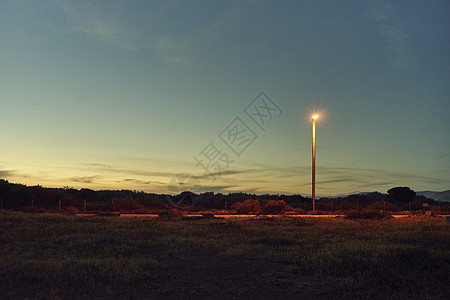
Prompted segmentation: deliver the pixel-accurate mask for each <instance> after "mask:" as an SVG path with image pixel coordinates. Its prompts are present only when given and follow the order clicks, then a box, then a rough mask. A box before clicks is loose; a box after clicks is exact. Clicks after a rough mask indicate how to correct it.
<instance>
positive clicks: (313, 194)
mask: <svg viewBox="0 0 450 300" xmlns="http://www.w3.org/2000/svg"><path fill="white" fill-rule="evenodd" d="M318 117H319V116H318V115H314V116H312V180H311V183H312V184H311V188H312V205H313V207H312V209H313V211H314V210H316V119H317V118H318Z"/></svg>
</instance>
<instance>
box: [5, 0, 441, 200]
mask: <svg viewBox="0 0 450 300" xmlns="http://www.w3.org/2000/svg"><path fill="white" fill-rule="evenodd" d="M449 16H450V2H449V1H376V0H374V1H57V0H54V1H45V0H42V1H21V0H15V1H10V0H0V43H1V44H0V126H1V128H2V134H1V139H0V178H4V179H7V180H9V181H11V182H15V183H23V184H27V185H36V184H40V185H42V186H46V187H65V186H66V187H67V186H68V187H74V188H82V187H85V188H92V189H130V190H140V191H146V192H155V193H166V192H169V193H175V192H178V191H181V190H184V189H196V190H197V191H203V192H206V191H215V192H222V193H229V192H240V191H242V192H249V193H258V194H261V193H276V194H278V193H279V194H281V193H286V194H302V195H305V196H308V195H310V194H311V116H312V114H313V113H318V114H319V115H320V117H319V119H318V120H317V127H316V132H317V160H316V166H317V169H316V172H317V175H316V194H317V195H319V196H321V195H338V194H346V193H356V192H371V191H379V192H383V193H385V192H386V191H387V190H388V189H389V188H391V187H395V186H409V187H411V188H412V189H414V190H416V191H421V190H435V191H442V190H447V189H450V163H449V157H450V150H449V149H450V118H449V112H450V72H449V67H450V18H449Z"/></svg>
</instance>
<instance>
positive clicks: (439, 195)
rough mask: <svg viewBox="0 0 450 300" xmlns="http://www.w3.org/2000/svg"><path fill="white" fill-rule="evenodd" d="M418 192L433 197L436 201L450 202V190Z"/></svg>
mask: <svg viewBox="0 0 450 300" xmlns="http://www.w3.org/2000/svg"><path fill="white" fill-rule="evenodd" d="M417 194H418V195H422V196H425V197H427V198H430V199H433V200H436V201H446V202H450V190H447V191H442V192H433V191H422V192H417Z"/></svg>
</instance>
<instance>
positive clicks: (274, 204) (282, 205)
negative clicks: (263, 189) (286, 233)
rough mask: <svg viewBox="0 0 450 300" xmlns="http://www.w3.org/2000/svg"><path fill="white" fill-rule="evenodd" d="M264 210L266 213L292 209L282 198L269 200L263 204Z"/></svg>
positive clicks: (277, 212) (278, 212)
mask: <svg viewBox="0 0 450 300" xmlns="http://www.w3.org/2000/svg"><path fill="white" fill-rule="evenodd" d="M264 210H265V211H266V213H268V214H280V213H282V212H285V211H287V210H292V207H290V206H289V205H287V204H286V202H284V201H283V200H270V201H268V202H267V204H266V205H265V206H264Z"/></svg>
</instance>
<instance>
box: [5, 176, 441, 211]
mask: <svg viewBox="0 0 450 300" xmlns="http://www.w3.org/2000/svg"><path fill="white" fill-rule="evenodd" d="M0 200H1V205H2V207H1V208H2V209H10V210H18V211H37V212H39V211H55V210H64V211H74V212H76V211H83V210H86V211H130V212H137V213H140V212H141V213H149V212H151V211H158V210H165V209H179V210H186V211H202V210H228V211H230V210H231V211H234V212H241V213H252V212H253V213H283V212H287V211H293V212H297V213H304V212H306V211H310V210H311V209H312V200H311V198H309V197H303V196H301V195H283V194H264V195H256V194H251V193H229V194H223V193H214V192H206V193H200V194H196V193H193V192H189V191H185V192H182V193H180V194H178V195H166V194H155V193H146V192H142V191H131V190H98V191H95V190H91V189H87V188H82V189H75V188H70V187H65V188H46V187H42V186H40V185H36V186H27V185H24V184H17V183H10V182H8V181H7V180H4V179H0ZM424 204H426V205H424ZM424 206H428V209H429V208H431V207H436V206H440V208H441V209H442V204H439V203H438V202H436V201H434V200H432V199H429V198H426V197H424V196H421V195H416V193H415V192H414V191H413V190H411V189H410V188H409V187H395V188H392V189H390V190H388V191H387V193H386V194H383V193H379V192H372V193H362V194H353V195H348V196H341V197H322V198H319V199H316V210H317V211H318V212H319V213H320V212H321V211H323V212H330V211H333V212H338V211H348V210H363V209H370V210H388V211H404V210H421V209H424ZM444 208H448V203H444Z"/></svg>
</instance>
